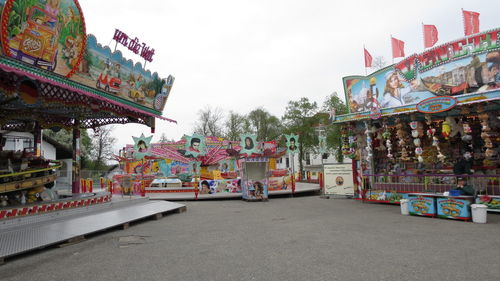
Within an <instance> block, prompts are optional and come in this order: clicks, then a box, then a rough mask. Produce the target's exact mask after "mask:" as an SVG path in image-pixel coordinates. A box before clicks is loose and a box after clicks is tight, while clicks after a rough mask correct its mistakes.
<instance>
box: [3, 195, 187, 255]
mask: <svg viewBox="0 0 500 281" xmlns="http://www.w3.org/2000/svg"><path fill="white" fill-rule="evenodd" d="M184 211H186V206H185V205H182V204H178V203H173V202H168V201H150V200H149V198H145V197H129V196H125V197H119V196H114V197H113V198H112V199H111V200H110V201H109V202H106V203H102V204H97V205H90V206H86V207H81V208H73V209H67V210H60V211H54V212H49V213H43V214H34V215H29V216H24V217H15V218H12V219H4V220H2V221H0V264H2V263H3V262H4V259H6V258H8V257H12V256H15V255H19V254H22V253H26V252H29V251H33V250H36V249H41V248H44V247H47V246H51V245H56V244H61V243H65V242H71V241H74V240H78V239H82V238H84V237H85V235H89V234H92V233H96V232H99V231H103V230H106V229H111V228H115V227H122V228H123V229H125V228H128V227H129V224H130V223H131V222H134V221H137V220H141V219H145V218H149V217H151V218H154V219H159V218H161V217H162V216H163V214H167V213H181V212H184Z"/></svg>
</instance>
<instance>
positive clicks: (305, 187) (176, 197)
mask: <svg viewBox="0 0 500 281" xmlns="http://www.w3.org/2000/svg"><path fill="white" fill-rule="evenodd" d="M320 190H321V188H320V186H319V184H316V183H304V182H297V183H296V184H295V192H294V193H292V190H291V189H286V190H270V191H269V192H268V197H273V196H283V195H292V194H302V193H312V192H319V191H320ZM146 196H147V197H149V198H150V199H152V200H171V201H184V200H220V199H242V194H241V192H237V193H233V192H218V193H215V194H200V193H198V198H197V199H196V195H195V193H194V192H160V191H148V190H146Z"/></svg>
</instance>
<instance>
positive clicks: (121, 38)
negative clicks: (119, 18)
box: [113, 29, 155, 62]
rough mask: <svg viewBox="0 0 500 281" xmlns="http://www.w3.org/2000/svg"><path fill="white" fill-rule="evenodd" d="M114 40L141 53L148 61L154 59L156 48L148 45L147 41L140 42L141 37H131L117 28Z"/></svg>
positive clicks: (136, 52)
mask: <svg viewBox="0 0 500 281" xmlns="http://www.w3.org/2000/svg"><path fill="white" fill-rule="evenodd" d="M113 40H115V41H116V42H118V43H120V44H121V45H123V46H125V47H127V49H129V50H130V51H132V52H134V53H135V54H138V55H140V56H141V57H142V58H144V59H145V60H146V61H149V62H152V61H153V55H154V54H155V49H153V48H151V47H150V46H147V45H146V43H140V41H139V38H137V37H135V38H134V39H131V38H130V37H129V36H128V35H127V34H125V32H123V31H121V30H119V29H115V34H114V35H113Z"/></svg>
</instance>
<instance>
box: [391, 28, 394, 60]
mask: <svg viewBox="0 0 500 281" xmlns="http://www.w3.org/2000/svg"><path fill="white" fill-rule="evenodd" d="M391 53H392V64H394V47H393V46H392V34H391Z"/></svg>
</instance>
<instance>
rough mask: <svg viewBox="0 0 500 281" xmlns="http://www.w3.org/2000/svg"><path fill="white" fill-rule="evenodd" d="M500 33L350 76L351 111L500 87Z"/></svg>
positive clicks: (346, 83) (346, 82) (347, 88)
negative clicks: (366, 74) (374, 70)
mask: <svg viewBox="0 0 500 281" xmlns="http://www.w3.org/2000/svg"><path fill="white" fill-rule="evenodd" d="M499 32H500V29H496V30H493V31H488V32H484V33H480V34H477V35H473V36H469V37H467V38H465V39H462V40H458V41H454V42H451V43H449V44H444V45H442V46H438V47H436V48H434V49H431V50H428V51H426V52H424V53H422V54H418V55H412V56H410V57H408V58H406V59H405V60H403V61H401V62H400V63H398V64H395V65H392V66H389V67H386V68H384V69H381V70H379V71H377V72H375V73H373V74H370V75H368V76H349V77H344V79H343V81H344V90H345V94H346V101H347V104H348V107H349V112H351V113H361V112H366V111H372V110H373V109H376V108H381V109H382V111H384V109H386V108H399V107H402V106H406V105H415V104H417V103H419V102H421V101H423V100H425V99H427V98H431V97H438V96H439V97H442V96H456V95H461V94H465V93H472V92H485V91H490V90H494V89H498V88H500V74H499V69H500V51H499V50H500V41H499V40H497V39H498V36H497V35H498V33H499Z"/></svg>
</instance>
